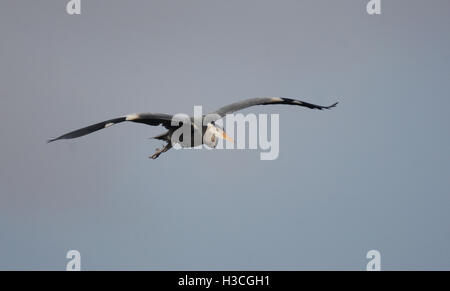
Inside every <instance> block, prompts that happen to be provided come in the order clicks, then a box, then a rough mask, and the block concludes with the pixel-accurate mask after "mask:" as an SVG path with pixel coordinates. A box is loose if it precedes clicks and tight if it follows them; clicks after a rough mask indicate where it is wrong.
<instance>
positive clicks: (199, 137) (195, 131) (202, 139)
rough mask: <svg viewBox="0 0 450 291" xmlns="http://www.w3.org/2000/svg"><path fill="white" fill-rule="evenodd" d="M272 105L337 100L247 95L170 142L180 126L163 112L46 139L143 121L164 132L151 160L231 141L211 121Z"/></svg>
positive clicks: (133, 117)
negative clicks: (177, 148)
mask: <svg viewBox="0 0 450 291" xmlns="http://www.w3.org/2000/svg"><path fill="white" fill-rule="evenodd" d="M275 104H285V105H297V106H303V107H307V108H310V109H319V110H322V109H330V108H332V107H335V106H336V105H337V102H336V103H334V104H332V105H330V106H320V105H315V104H311V103H307V102H303V101H300V100H295V99H288V98H279V97H263V98H251V99H246V100H243V101H239V102H236V103H232V104H230V105H227V106H224V107H221V108H219V109H218V110H216V111H214V112H212V113H210V114H208V115H206V116H203V119H207V120H208V122H207V123H206V124H203V123H202V125H201V126H197V125H196V122H195V121H194V119H193V118H192V117H191V118H190V119H189V120H188V121H190V134H191V138H190V139H183V134H181V135H180V137H179V138H178V139H177V140H176V141H174V139H173V137H174V134H175V133H176V132H177V130H178V129H180V127H181V126H182V125H183V123H180V122H174V116H173V115H170V114H164V113H141V114H128V115H125V116H123V117H118V118H114V119H110V120H106V121H103V122H99V123H96V124H93V125H90V126H87V127H83V128H81V129H78V130H75V131H71V132H69V133H66V134H63V135H61V136H59V137H57V138H54V139H51V140H49V141H48V142H53V141H56V140H60V139H72V138H77V137H80V136H83V135H86V134H89V133H92V132H95V131H97V130H100V129H103V128H107V127H110V126H112V125H114V124H117V123H121V122H125V121H130V122H137V123H144V124H147V125H152V126H159V125H162V126H164V127H165V128H166V129H167V131H166V132H164V133H162V134H160V135H158V136H155V137H154V139H158V140H162V141H164V142H166V143H167V144H166V145H165V146H164V147H163V148H162V149H157V151H156V152H155V153H154V154H153V155H151V156H150V158H152V159H156V158H157V157H159V155H161V154H162V153H164V152H167V151H168V150H169V149H171V148H172V147H173V146H175V144H179V145H180V146H181V147H195V146H199V145H202V144H206V145H207V146H209V147H211V148H214V147H216V145H217V142H218V139H219V138H222V139H227V140H231V138H229V137H228V136H227V134H226V133H225V131H223V129H222V128H220V127H219V126H217V125H216V124H215V121H217V120H219V119H221V118H223V117H225V116H226V115H227V114H230V113H233V112H235V111H238V110H241V109H244V108H247V107H250V106H256V105H275Z"/></svg>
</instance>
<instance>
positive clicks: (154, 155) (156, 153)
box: [149, 148, 163, 159]
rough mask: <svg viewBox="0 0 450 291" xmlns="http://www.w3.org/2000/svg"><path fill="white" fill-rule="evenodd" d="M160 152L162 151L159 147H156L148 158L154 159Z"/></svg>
mask: <svg viewBox="0 0 450 291" xmlns="http://www.w3.org/2000/svg"><path fill="white" fill-rule="evenodd" d="M162 152H163V151H162V150H161V149H159V148H157V149H156V152H155V153H154V154H153V155H151V156H149V158H150V159H156V158H158V157H159V155H160V154H161V153H162Z"/></svg>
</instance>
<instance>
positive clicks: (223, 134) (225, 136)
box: [222, 131, 234, 143]
mask: <svg viewBox="0 0 450 291" xmlns="http://www.w3.org/2000/svg"><path fill="white" fill-rule="evenodd" d="M222 138H223V139H225V140H227V141H231V142H233V143H234V139H232V138H231V137H229V136H228V135H227V134H226V133H225V131H223V132H222Z"/></svg>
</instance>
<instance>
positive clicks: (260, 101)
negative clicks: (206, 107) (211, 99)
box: [211, 97, 338, 117]
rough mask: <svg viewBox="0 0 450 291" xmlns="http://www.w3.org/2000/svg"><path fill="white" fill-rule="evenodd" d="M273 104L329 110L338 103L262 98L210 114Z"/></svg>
mask: <svg viewBox="0 0 450 291" xmlns="http://www.w3.org/2000/svg"><path fill="white" fill-rule="evenodd" d="M275 104H285V105H297V106H303V107H307V108H311V109H319V110H322V109H330V108H333V107H335V106H336V105H337V104H338V102H336V103H334V104H332V105H330V106H320V105H315V104H311V103H308V102H304V101H300V100H295V99H289V98H279V97H262V98H251V99H246V100H243V101H239V102H235V103H232V104H230V105H227V106H224V107H221V108H219V109H218V110H216V111H214V112H212V113H211V114H217V115H219V116H220V117H224V116H225V115H227V114H229V113H233V112H235V111H238V110H242V109H244V108H247V107H251V106H256V105H275Z"/></svg>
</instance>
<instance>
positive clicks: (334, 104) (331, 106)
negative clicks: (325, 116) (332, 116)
mask: <svg viewBox="0 0 450 291" xmlns="http://www.w3.org/2000/svg"><path fill="white" fill-rule="evenodd" d="M338 104H339V101H338V102H335V103H333V104H332V105H330V106H328V107H327V109H331V108H333V107H336V105H338Z"/></svg>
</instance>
